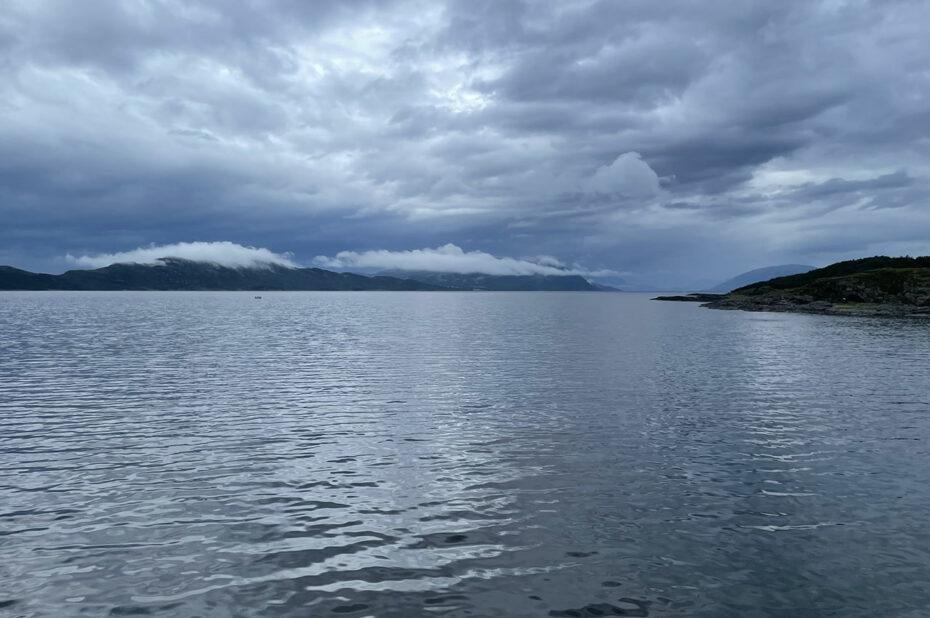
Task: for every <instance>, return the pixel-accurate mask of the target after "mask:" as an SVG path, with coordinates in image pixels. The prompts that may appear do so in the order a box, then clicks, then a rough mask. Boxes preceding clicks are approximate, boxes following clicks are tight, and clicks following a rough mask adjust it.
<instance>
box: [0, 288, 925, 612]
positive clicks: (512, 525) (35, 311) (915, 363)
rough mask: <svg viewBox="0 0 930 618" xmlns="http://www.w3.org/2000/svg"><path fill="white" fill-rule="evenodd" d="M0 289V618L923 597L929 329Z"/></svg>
mask: <svg viewBox="0 0 930 618" xmlns="http://www.w3.org/2000/svg"><path fill="white" fill-rule="evenodd" d="M262 296H263V298H262V299H261V300H257V299H254V298H253V295H252V294H246V293H216V292H213V293H209V292H207V293H166V292H157V293H156V292H150V293H145V292H141V293H130V292H124V293H89V292H85V293H80V292H74V293H67V292H65V293H57V292H34V293H33V292H23V293H4V294H2V295H0V423H2V425H0V426H2V433H0V615H11V616H50V617H61V616H104V615H136V614H138V615H142V614H145V615H155V616H177V617H188V616H203V617H208V616H209V617H215V616H347V617H357V616H379V617H382V616H384V617H398V618H400V617H404V618H408V617H416V616H456V617H458V616H473V617H474V616H489V617H490V616H504V617H505V616H514V617H522V616H604V615H627V616H708V617H709V616H734V617H735V616H740V617H745V616H793V617H808V616H809V617H814V616H843V617H850V616H885V617H887V616H925V615H928V612H930V583H928V582H930V526H928V514H930V483H928V482H927V481H928V479H930V456H928V455H930V453H928V439H930V370H928V362H930V325H928V324H927V323H925V322H920V321H894V320H882V319H858V318H842V317H830V316H813V315H790V314H751V313H738V312H720V311H710V310H706V309H701V308H699V307H697V306H694V305H691V304H680V303H650V302H649V301H648V296H646V295H641V294H610V293H378V292H375V293H363V292H355V293H353V292H349V293H339V292H331V293H263V294H262Z"/></svg>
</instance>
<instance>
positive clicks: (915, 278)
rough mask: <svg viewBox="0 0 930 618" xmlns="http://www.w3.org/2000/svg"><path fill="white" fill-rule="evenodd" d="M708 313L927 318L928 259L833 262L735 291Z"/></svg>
mask: <svg viewBox="0 0 930 618" xmlns="http://www.w3.org/2000/svg"><path fill="white" fill-rule="evenodd" d="M704 306H706V307H710V308H712V309H742V310H745V311H795V312H803V313H826V314H835V315H887V316H930V256H924V257H917V258H911V257H898V258H892V257H886V256H876V257H870V258H862V259H859V260H849V261H846V262H837V263H836V264H831V265H830V266H827V267H824V268H818V269H815V270H812V271H809V272H806V273H801V274H797V275H791V276H787V277H777V278H775V279H770V280H768V281H762V282H759V283H753V284H751V285H747V286H744V287H741V288H738V289H735V290H733V291H732V292H730V293H729V294H727V295H725V296H724V297H723V298H721V299H719V300H715V301H713V302H710V303H707V304H706V305H704Z"/></svg>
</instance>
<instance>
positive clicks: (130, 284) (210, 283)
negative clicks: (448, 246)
mask: <svg viewBox="0 0 930 618" xmlns="http://www.w3.org/2000/svg"><path fill="white" fill-rule="evenodd" d="M439 289H443V288H441V287H438V286H435V285H431V284H428V283H423V282H420V281H412V280H410V279H400V278H397V277H383V276H379V277H366V276H364V275H356V274H353V273H337V272H333V271H330V270H323V269H320V268H288V267H286V266H280V265H277V264H268V265H262V266H257V267H252V268H231V267H228V266H221V265H219V264H214V263H211V262H194V261H191V260H184V259H180V258H172V257H166V258H161V259H160V260H159V261H158V264H112V265H110V266H106V267H104V268H97V269H95V270H69V271H68V272H66V273H64V274H61V275H46V274H42V273H31V272H29V271H25V270H20V269H18V268H12V267H10V266H0V290H295V291H297V290H439Z"/></svg>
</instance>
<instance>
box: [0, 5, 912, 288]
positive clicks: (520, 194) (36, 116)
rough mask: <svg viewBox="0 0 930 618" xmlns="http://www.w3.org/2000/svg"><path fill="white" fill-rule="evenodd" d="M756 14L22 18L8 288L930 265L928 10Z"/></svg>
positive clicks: (70, 12) (3, 190) (161, 11)
mask: <svg viewBox="0 0 930 618" xmlns="http://www.w3.org/2000/svg"><path fill="white" fill-rule="evenodd" d="M85 4H87V5H88V6H85ZM736 4H737V5H738V10H734V9H733V7H732V6H729V5H727V4H726V3H717V2H695V1H693V0H667V1H666V2H662V3H655V2H653V3H650V2H646V1H644V0H628V1H624V2H616V1H610V0H564V1H562V2H550V3H546V2H526V1H525V0H435V1H432V0H404V1H394V0H384V1H375V0H314V1H313V2H302V1H299V0H280V1H269V0H255V1H254V2H240V3H228V2H223V1H222V0H187V1H186V2H183V3H178V2H144V3H138V2H129V1H123V0H107V1H101V2H96V3H76V2H73V1H72V2H69V1H68V0H13V1H12V2H10V1H8V2H6V3H5V4H4V11H3V15H2V17H0V221H2V222H3V225H0V247H2V248H3V249H2V252H0V260H4V261H9V262H10V263H13V264H16V265H18V266H23V267H27V268H30V269H32V270H37V269H49V270H53V269H59V268H63V267H65V266H67V264H66V262H65V260H64V259H63V257H62V256H64V255H65V254H66V253H71V254H72V255H77V256H93V255H95V254H97V253H102V252H106V251H109V250H111V249H110V248H112V247H138V246H144V245H146V244H147V243H149V242H155V243H157V244H162V245H170V244H172V243H176V242H177V241H178V240H179V239H184V238H197V239H201V240H207V241H219V240H228V241H232V242H235V243H239V244H241V245H243V246H248V245H252V246H256V247H269V248H272V249H274V248H277V247H286V248H288V249H289V250H292V251H294V253H295V255H296V256H297V261H298V262H309V260H310V259H312V258H313V256H315V255H329V256H334V255H336V254H337V253H338V252H339V251H341V250H342V249H345V248H346V247H352V248H354V249H355V250H356V251H359V252H364V251H367V250H377V249H385V250H390V251H393V252H403V251H405V250H409V249H411V248H415V247H436V246H438V245H440V244H442V243H446V242H448V243H453V244H455V245H456V246H459V247H469V248H471V249H480V250H481V251H483V252H486V253H488V254H489V255H492V256H534V255H542V254H547V255H556V256H559V258H561V259H562V260H564V262H565V263H566V264H570V265H573V264H576V263H578V264H581V263H583V264H597V265H599V266H601V267H603V268H605V269H613V270H617V271H623V272H627V271H631V270H633V271H635V273H636V276H639V277H642V278H643V279H644V280H645V279H650V278H653V277H657V276H658V275H659V274H661V273H663V272H665V273H669V272H675V273H679V274H680V275H681V278H682V279H683V280H685V279H688V278H692V277H695V276H705V275H706V276H708V277H709V278H711V279H712V280H716V279H722V278H725V277H727V276H730V275H731V274H732V272H730V271H731V267H732V265H733V264H734V263H740V264H745V266H746V268H744V270H748V269H749V268H750V267H751V266H765V265H768V264H771V263H807V262H811V261H814V260H815V257H812V255H811V252H812V251H816V252H818V253H817V256H816V259H817V260H819V261H820V262H824V261H829V259H830V258H829V257H827V256H825V255H824V256H821V252H824V251H827V250H828V249H827V248H825V247H833V246H835V244H829V245H826V244H824V243H823V242H822V239H824V238H829V237H836V238H840V239H842V242H843V243H845V244H844V246H845V247H846V249H844V250H843V251H840V250H839V249H837V250H836V251H835V253H834V255H836V256H840V255H845V254H846V250H853V249H855V248H856V247H858V246H859V245H858V244H850V241H849V239H850V238H852V237H853V235H852V234H853V233H858V235H859V236H861V237H863V238H865V239H867V240H868V241H869V242H874V243H899V244H897V245H896V244H888V245H876V246H908V245H911V246H912V247H913V248H910V249H905V252H910V253H915V252H917V251H919V247H918V246H917V245H912V242H911V241H910V240H908V239H910V238H912V237H916V236H922V237H928V235H930V218H928V215H925V214H924V213H925V212H926V211H927V208H926V205H927V203H928V196H930V165H928V164H927V157H926V138H925V137H924V136H926V135H928V134H930V111H928V107H927V105H926V101H927V100H928V97H930V70H928V68H930V60H928V56H927V54H926V53H925V49H926V40H927V34H928V26H927V24H928V23H930V3H926V2H914V1H898V2H878V1H877V0H856V1H845V0H842V1H840V0H809V1H804V2H765V1H762V0H737V2H736ZM91 5H92V6H91ZM902 59H907V61H902ZM899 170H900V172H899ZM833 179H836V180H833ZM812 229H816V230H817V231H818V232H817V239H816V240H815V239H814V237H813V236H812V235H811V233H810V230H812ZM784 234H788V235H789V236H788V238H790V239H795V240H793V241H791V242H788V241H787V239H786V238H785V237H784V236H783V235H784ZM789 246H790V248H786V247H789ZM829 250H832V249H829ZM724 254H725V257H721V256H723V255H724ZM524 261H527V262H530V263H536V260H533V259H529V260H524ZM539 263H543V262H539ZM573 268H576V267H574V266H573ZM633 276H634V275H630V277H631V278H632V277H633ZM624 277H626V275H625V276H624Z"/></svg>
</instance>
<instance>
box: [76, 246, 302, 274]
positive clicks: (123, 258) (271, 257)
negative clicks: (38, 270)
mask: <svg viewBox="0 0 930 618" xmlns="http://www.w3.org/2000/svg"><path fill="white" fill-rule="evenodd" d="M164 257H175V258H182V259H185V260H193V261H195V262H211V263H214V264H220V265H222V266H230V267H233V268H248V267H256V266H268V265H269V264H277V265H279V266H288V267H292V268H296V267H297V265H296V264H294V262H292V261H291V260H290V259H289V258H288V257H287V256H284V255H278V254H277V253H274V252H272V251H269V250H268V249H258V248H255V247H243V246H242V245H237V244H235V243H232V242H181V243H175V244H173V245H160V246H156V245H154V244H153V245H150V246H148V247H139V248H138V249H133V250H132V251H124V252H122V253H99V254H96V255H82V256H79V257H75V256H73V255H70V254H69V255H68V256H67V258H68V261H69V262H71V263H73V264H75V265H77V266H81V267H87V268H100V267H103V266H109V265H110V264H120V263H135V264H157V263H158V260H159V258H164Z"/></svg>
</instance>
